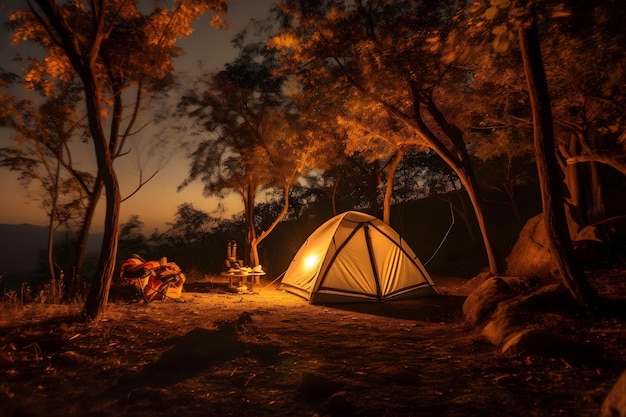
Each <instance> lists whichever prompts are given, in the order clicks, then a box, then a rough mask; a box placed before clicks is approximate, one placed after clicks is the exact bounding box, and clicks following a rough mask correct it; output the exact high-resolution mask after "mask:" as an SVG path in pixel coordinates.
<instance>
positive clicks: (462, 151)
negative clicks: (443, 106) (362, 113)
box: [412, 86, 500, 275]
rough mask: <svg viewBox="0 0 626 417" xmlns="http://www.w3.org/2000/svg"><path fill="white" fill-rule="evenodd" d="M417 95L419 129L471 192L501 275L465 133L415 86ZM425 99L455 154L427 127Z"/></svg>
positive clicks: (491, 267) (494, 270)
mask: <svg viewBox="0 0 626 417" xmlns="http://www.w3.org/2000/svg"><path fill="white" fill-rule="evenodd" d="M412 91H413V97H414V104H413V106H414V118H415V122H416V123H417V128H418V130H419V132H420V133H421V134H422V135H423V136H424V139H425V140H426V141H427V143H428V144H429V146H430V148H431V149H432V150H433V151H434V152H435V153H436V154H437V155H438V156H439V157H440V158H441V159H442V160H443V161H444V162H445V164H446V165H448V166H449V167H450V168H451V169H452V170H453V171H454V173H455V174H456V175H457V177H458V178H459V181H460V182H461V185H462V186H463V188H464V189H465V191H466V192H467V196H468V198H469V200H470V203H471V204H472V208H473V209H474V215H475V216H476V222H477V224H478V228H479V229H480V233H481V236H482V239H483V244H484V247H485V254H486V255H487V261H488V263H489V272H490V273H491V274H492V275H498V274H499V272H500V267H499V265H498V261H497V258H496V255H495V252H494V250H493V247H492V245H491V239H490V238H489V232H488V228H487V222H486V221H485V215H484V212H483V206H482V202H481V199H480V196H479V191H478V190H479V187H478V183H477V181H476V176H475V175H474V172H473V170H472V168H471V164H470V161H469V155H468V154H467V149H466V145H465V143H464V142H463V138H462V134H461V132H460V131H459V129H458V128H457V127H456V126H454V125H452V124H450V123H448V121H447V120H446V119H445V117H444V115H443V114H442V113H441V112H440V111H439V109H438V108H437V106H436V105H435V103H434V102H433V101H432V99H431V98H430V97H422V95H421V94H420V92H419V89H418V88H417V87H415V86H412ZM420 100H423V102H424V104H425V105H426V107H427V109H428V112H429V113H430V115H431V116H432V117H433V119H434V120H435V121H436V122H437V124H438V126H439V127H440V128H441V129H442V130H443V131H444V133H445V134H446V136H447V137H448V138H449V139H450V141H452V143H453V145H454V151H455V153H454V154H453V153H452V152H451V151H450V150H449V149H448V148H447V147H446V146H445V145H444V144H443V142H442V141H440V140H439V139H438V138H437V137H436V135H435V134H434V133H433V132H432V131H431V130H430V129H429V128H428V126H426V123H424V120H422V117H421V113H420V107H421V104H420V103H421V101H420Z"/></svg>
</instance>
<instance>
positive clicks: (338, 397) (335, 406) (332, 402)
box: [328, 391, 353, 415]
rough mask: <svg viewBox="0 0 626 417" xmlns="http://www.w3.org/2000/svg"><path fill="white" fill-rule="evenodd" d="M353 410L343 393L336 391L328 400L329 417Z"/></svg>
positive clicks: (345, 394)
mask: <svg viewBox="0 0 626 417" xmlns="http://www.w3.org/2000/svg"><path fill="white" fill-rule="evenodd" d="M352 408H353V405H352V403H351V402H350V401H349V400H348V396H347V393H346V392H345V391H338V392H336V393H334V394H333V395H332V396H331V397H330V398H329V399H328V412H329V413H330V414H331V415H336V414H345V413H347V412H349V411H351V410H352Z"/></svg>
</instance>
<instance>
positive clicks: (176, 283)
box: [121, 255, 186, 302]
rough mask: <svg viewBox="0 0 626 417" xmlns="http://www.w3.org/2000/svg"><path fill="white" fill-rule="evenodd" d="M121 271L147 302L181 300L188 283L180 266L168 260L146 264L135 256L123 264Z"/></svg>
mask: <svg viewBox="0 0 626 417" xmlns="http://www.w3.org/2000/svg"><path fill="white" fill-rule="evenodd" d="M121 269H122V272H121V277H122V278H123V279H124V280H125V281H126V282H128V283H129V284H130V285H131V286H132V287H134V288H135V290H136V291H137V293H138V294H139V296H140V297H141V298H142V299H143V300H144V301H145V302H150V301H154V300H164V299H166V298H171V299H178V298H180V296H181V293H182V290H183V284H184V283H185V281H186V278H185V274H183V273H182V272H181V271H180V268H179V267H178V265H176V264H175V263H174V262H167V259H166V258H161V260H160V261H148V262H146V261H144V260H143V259H142V258H141V257H140V256H138V255H133V257H132V258H130V259H128V260H126V261H124V262H123V263H122V268H121Z"/></svg>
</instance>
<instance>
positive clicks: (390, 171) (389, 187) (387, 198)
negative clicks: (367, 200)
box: [383, 149, 404, 224]
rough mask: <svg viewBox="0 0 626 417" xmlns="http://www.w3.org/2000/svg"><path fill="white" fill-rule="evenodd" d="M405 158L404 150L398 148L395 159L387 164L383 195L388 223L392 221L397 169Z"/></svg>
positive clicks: (385, 218)
mask: <svg viewBox="0 0 626 417" xmlns="http://www.w3.org/2000/svg"><path fill="white" fill-rule="evenodd" d="M403 158H404V150H401V149H400V150H398V151H397V152H396V154H395V155H394V157H393V160H392V161H391V163H390V164H389V166H387V170H386V171H387V184H386V186H385V195H384V196H383V221H384V222H385V223H387V224H390V222H391V197H392V196H393V180H394V178H395V177H396V171H397V170H398V167H399V166H400V163H401V162H402V159H403Z"/></svg>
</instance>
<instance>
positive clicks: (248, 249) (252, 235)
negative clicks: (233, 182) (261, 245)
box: [243, 180, 256, 265]
mask: <svg viewBox="0 0 626 417" xmlns="http://www.w3.org/2000/svg"><path fill="white" fill-rule="evenodd" d="M246 194H247V195H246V196H245V197H244V202H243V203H244V210H245V217H246V244H245V246H244V251H245V253H244V257H243V259H244V262H245V263H246V264H247V265H249V264H250V262H251V256H252V242H254V241H255V239H256V229H255V228H254V197H255V195H256V185H255V183H254V182H253V181H252V180H249V181H248V188H247V190H246Z"/></svg>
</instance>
